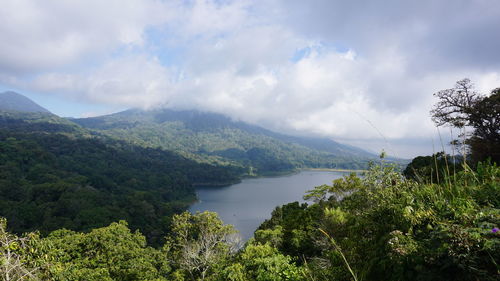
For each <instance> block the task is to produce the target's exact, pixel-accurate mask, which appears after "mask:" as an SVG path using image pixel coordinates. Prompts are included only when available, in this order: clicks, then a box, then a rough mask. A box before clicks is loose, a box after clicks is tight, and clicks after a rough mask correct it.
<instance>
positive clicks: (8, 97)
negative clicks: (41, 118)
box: [0, 91, 50, 113]
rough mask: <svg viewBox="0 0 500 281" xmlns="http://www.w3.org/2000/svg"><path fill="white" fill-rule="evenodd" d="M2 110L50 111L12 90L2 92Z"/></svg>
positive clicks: (0, 98) (0, 94) (0, 103)
mask: <svg viewBox="0 0 500 281" xmlns="http://www.w3.org/2000/svg"><path fill="white" fill-rule="evenodd" d="M0 110H6V111H21V112H44V113H50V111H48V110H47V109H45V108H43V107H41V106H40V105H38V104H36V103H35V102H33V101H32V100H30V99H29V98H27V97H25V96H23V95H21V94H18V93H16V92H12V91H7V92H3V93H0Z"/></svg>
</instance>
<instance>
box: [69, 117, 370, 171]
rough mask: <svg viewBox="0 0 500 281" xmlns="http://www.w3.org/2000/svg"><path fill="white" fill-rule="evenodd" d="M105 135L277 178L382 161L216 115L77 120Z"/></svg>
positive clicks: (322, 141) (325, 142)
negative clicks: (303, 170) (301, 170)
mask: <svg viewBox="0 0 500 281" xmlns="http://www.w3.org/2000/svg"><path fill="white" fill-rule="evenodd" d="M72 121H73V122H75V123H77V124H80V125H81V126H83V127H85V128H88V129H92V130H96V131H98V132H100V133H102V134H104V135H107V136H110V137H113V138H116V139H121V140H126V141H128V142H130V143H135V144H139V145H142V146H147V147H161V148H163V149H166V150H173V151H176V152H178V153H180V154H182V155H184V156H185V157H187V158H191V159H195V160H197V161H200V162H206V163H217V164H219V165H226V166H228V167H238V168H241V169H242V171H243V173H244V174H246V175H271V174H279V173H284V172H290V171H293V170H295V169H298V168H344V169H361V168H365V167H366V165H367V163H368V162H369V161H370V160H372V159H375V158H376V156H375V155H373V154H370V153H368V152H365V151H363V150H361V149H358V148H352V147H350V146H346V145H342V144H340V143H337V142H334V141H332V140H329V139H319V138H301V137H295V136H287V135H283V134H279V133H275V132H272V131H269V130H266V129H264V128H261V127H258V126H254V125H250V124H247V123H244V122H240V121H234V120H231V119H230V118H228V117H226V116H224V115H221V114H216V113H207V112H200V111H196V110H172V109H157V110H150V111H144V110H138V109H131V110H127V111H123V112H119V113H115V114H111V115H106V116H100V117H92V118H82V119H72Z"/></svg>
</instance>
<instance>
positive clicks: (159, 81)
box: [32, 55, 176, 108]
mask: <svg viewBox="0 0 500 281" xmlns="http://www.w3.org/2000/svg"><path fill="white" fill-rule="evenodd" d="M175 79H176V77H175V73H173V72H170V71H169V70H168V69H167V68H165V67H163V66H162V65H161V64H160V63H159V61H158V60H157V59H155V58H150V57H147V56H144V55H138V56H131V57H122V58H119V59H114V60H110V61H107V62H106V63H105V64H103V65H101V66H100V67H98V68H96V69H90V70H89V71H87V72H84V73H73V74H72V73H46V74H43V75H39V76H37V77H36V79H34V80H33V82H32V87H34V88H35V89H38V90H39V91H43V92H50V93H59V94H61V95H73V98H74V99H83V100H87V101H91V102H94V103H108V104H119V105H126V106H129V107H142V108H151V107H154V106H158V105H161V104H163V103H164V102H165V101H167V100H168V95H169V93H172V92H173V85H172V82H173V80H175Z"/></svg>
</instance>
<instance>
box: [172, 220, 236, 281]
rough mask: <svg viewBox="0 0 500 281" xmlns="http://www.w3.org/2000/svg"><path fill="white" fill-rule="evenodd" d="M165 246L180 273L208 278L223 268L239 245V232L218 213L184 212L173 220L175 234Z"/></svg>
mask: <svg viewBox="0 0 500 281" xmlns="http://www.w3.org/2000/svg"><path fill="white" fill-rule="evenodd" d="M166 240H167V241H166V243H165V246H164V250H165V252H166V253H167V256H168V258H169V261H170V263H171V264H172V265H173V266H174V268H175V269H176V270H177V272H176V273H175V274H176V275H177V276H183V275H186V274H185V273H187V276H188V277H189V278H191V279H192V280H198V279H200V280H205V278H206V277H207V276H209V275H210V274H212V273H213V272H215V271H216V268H222V267H223V266H222V265H223V264H224V263H225V262H227V261H228V259H229V258H230V256H231V255H232V254H233V253H234V252H236V250H237V249H238V246H239V236H238V234H237V231H236V230H235V229H234V228H233V226H232V225H225V224H224V223H223V222H222V221H221V220H220V219H219V217H218V216H217V213H213V212H203V213H196V214H194V215H193V214H191V213H189V212H184V213H182V214H179V215H175V216H174V217H173V220H172V230H171V234H170V235H169V236H167V237H166Z"/></svg>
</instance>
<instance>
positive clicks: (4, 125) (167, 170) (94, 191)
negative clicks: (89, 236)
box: [0, 112, 241, 241]
mask: <svg viewBox="0 0 500 281" xmlns="http://www.w3.org/2000/svg"><path fill="white" fill-rule="evenodd" d="M239 173H241V171H232V170H231V169H227V168H224V167H216V166H213V165H210V164H200V163H197V162H195V161H193V160H189V159H186V158H184V157H182V156H180V155H177V154H175V153H172V152H167V151H164V150H161V149H154V148H143V147H140V146H134V145H131V144H128V143H125V142H123V141H117V140H112V139H110V138H107V137H104V136H98V135H95V134H93V133H92V132H90V131H87V130H86V129H83V128H81V127H79V126H78V125H76V124H74V123H71V122H69V121H67V120H65V119H61V118H59V117H57V116H55V115H52V114H47V113H19V112H17V113H13V112H2V113H0V213H1V214H2V216H4V217H6V218H8V219H9V221H10V222H11V223H10V229H11V230H13V231H15V232H17V233H21V232H26V231H33V230H40V231H42V233H48V232H49V231H52V230H55V229H59V228H68V229H73V230H85V231H86V230H90V229H92V228H95V227H100V226H104V225H107V224H109V223H111V222H113V221H117V220H120V219H125V220H127V221H128V222H129V223H130V226H131V228H132V229H140V230H141V231H142V232H143V233H144V234H145V235H146V236H147V237H148V239H149V240H150V241H157V240H158V239H160V238H161V237H162V236H163V235H164V234H165V233H166V231H167V230H168V222H169V220H170V218H171V216H172V215H173V214H174V213H178V212H181V211H183V210H184V209H185V208H186V207H187V206H188V205H189V203H191V202H192V201H194V200H195V194H194V189H193V185H195V184H206V185H225V184H229V183H233V182H236V181H238V177H237V175H238V174H239Z"/></svg>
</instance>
